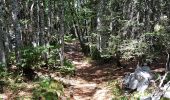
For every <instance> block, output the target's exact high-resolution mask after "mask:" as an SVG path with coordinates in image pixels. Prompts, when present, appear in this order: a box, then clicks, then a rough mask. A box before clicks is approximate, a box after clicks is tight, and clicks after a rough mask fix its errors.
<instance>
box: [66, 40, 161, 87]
mask: <svg viewBox="0 0 170 100" xmlns="http://www.w3.org/2000/svg"><path fill="white" fill-rule="evenodd" d="M65 46H66V47H65V48H66V49H65V55H66V57H67V59H70V60H72V61H74V63H75V64H76V76H75V77H77V78H80V79H83V80H85V81H87V82H95V83H98V84H99V83H102V82H108V81H110V80H114V79H117V78H122V77H124V76H125V74H127V73H129V72H134V70H135V69H136V65H137V62H136V61H129V62H122V63H123V64H125V65H126V68H120V67H117V66H116V64H115V61H114V59H113V61H111V63H104V64H101V63H100V62H96V61H92V62H87V63H88V64H84V61H83V60H84V58H85V56H84V55H83V53H82V52H81V48H80V46H79V43H70V44H66V45H65ZM161 62H162V61H161ZM151 69H152V70H153V71H155V72H162V71H164V63H160V62H157V63H153V64H151Z"/></svg>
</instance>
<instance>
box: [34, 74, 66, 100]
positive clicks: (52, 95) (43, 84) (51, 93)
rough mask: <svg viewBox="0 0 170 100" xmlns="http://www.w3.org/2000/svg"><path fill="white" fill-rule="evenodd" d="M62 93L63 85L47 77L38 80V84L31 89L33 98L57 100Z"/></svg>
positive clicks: (36, 99)
mask: <svg viewBox="0 0 170 100" xmlns="http://www.w3.org/2000/svg"><path fill="white" fill-rule="evenodd" d="M62 93H63V85H62V84H61V83H59V82H57V81H55V80H52V79H51V78H49V77H45V78H44V79H42V80H41V81H40V82H39V86H38V87H37V88H35V89H34V90H33V98H34V99H35V100H38V99H40V98H41V99H43V100H58V98H59V96H61V95H62Z"/></svg>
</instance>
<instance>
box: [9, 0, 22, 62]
mask: <svg viewBox="0 0 170 100" xmlns="http://www.w3.org/2000/svg"><path fill="white" fill-rule="evenodd" d="M18 2H19V1H18V0H12V4H11V5H12V20H13V32H14V34H15V55H16V62H17V63H19V62H20V48H21V44H22V43H21V33H20V24H19V21H18V17H17V15H18V12H19V4H18Z"/></svg>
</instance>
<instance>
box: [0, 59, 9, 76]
mask: <svg viewBox="0 0 170 100" xmlns="http://www.w3.org/2000/svg"><path fill="white" fill-rule="evenodd" d="M7 75H8V72H7V69H6V67H5V65H4V64H3V63H1V62H0V78H4V77H6V76H7Z"/></svg>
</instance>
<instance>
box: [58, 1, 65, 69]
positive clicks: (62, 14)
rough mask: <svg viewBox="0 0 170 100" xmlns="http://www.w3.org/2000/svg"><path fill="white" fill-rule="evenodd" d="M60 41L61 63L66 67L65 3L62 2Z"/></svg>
mask: <svg viewBox="0 0 170 100" xmlns="http://www.w3.org/2000/svg"><path fill="white" fill-rule="evenodd" d="M60 7H61V8H60V40H59V43H60V45H61V48H60V54H59V55H60V61H61V66H64V1H62V2H61V5H60Z"/></svg>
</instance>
